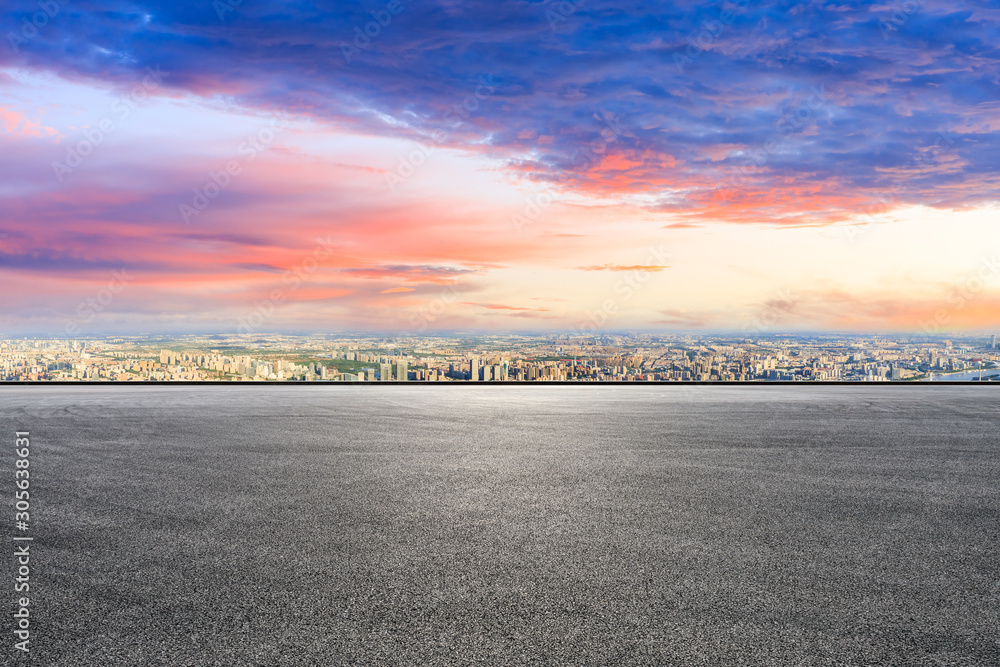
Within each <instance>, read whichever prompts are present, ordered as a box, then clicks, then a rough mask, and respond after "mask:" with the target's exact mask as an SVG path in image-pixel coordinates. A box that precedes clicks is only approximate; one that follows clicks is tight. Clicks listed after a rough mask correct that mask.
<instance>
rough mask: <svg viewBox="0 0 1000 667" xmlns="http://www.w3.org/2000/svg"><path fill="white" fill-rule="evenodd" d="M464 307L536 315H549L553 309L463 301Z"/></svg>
mask: <svg viewBox="0 0 1000 667" xmlns="http://www.w3.org/2000/svg"><path fill="white" fill-rule="evenodd" d="M462 305H463V306H479V307H480V308H485V309H487V310H514V311H530V312H535V313H547V312H550V311H551V308H518V307H516V306H505V305H503V304H501V303H475V302H471V301H463V302H462Z"/></svg>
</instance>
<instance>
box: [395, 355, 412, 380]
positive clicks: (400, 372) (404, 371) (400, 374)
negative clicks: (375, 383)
mask: <svg viewBox="0 0 1000 667" xmlns="http://www.w3.org/2000/svg"><path fill="white" fill-rule="evenodd" d="M409 367H410V362H408V361H406V360H405V359H398V360H397V361H396V379H397V380H399V381H400V382H406V381H407V380H409V379H410V368H409Z"/></svg>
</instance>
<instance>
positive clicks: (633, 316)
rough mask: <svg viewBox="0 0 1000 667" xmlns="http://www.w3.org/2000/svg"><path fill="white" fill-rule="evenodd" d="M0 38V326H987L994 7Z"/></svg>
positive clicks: (648, 6)
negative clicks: (0, 284)
mask: <svg viewBox="0 0 1000 667" xmlns="http://www.w3.org/2000/svg"><path fill="white" fill-rule="evenodd" d="M0 23H2V25H3V26H5V29H4V30H3V36H4V39H3V42H4V43H3V44H0V150H3V151H4V154H5V155H6V156H7V158H8V159H6V160H4V162H3V167H2V169H3V183H4V187H3V189H2V191H0V275H2V276H3V281H4V284H5V285H8V286H10V287H9V288H8V289H5V290H3V293H2V296H0V313H2V316H0V335H4V336H17V335H27V334H33V335H44V336H51V337H67V338H85V337H87V336H97V335H108V334H113V333H121V334H134V333H137V332H160V333H170V334H179V333H184V332H200V333H220V334H225V335H229V334H268V333H274V332H281V331H301V332H312V331H360V332H368V331H373V332H385V333H386V334H387V335H414V336H417V335H434V334H436V333H447V332H453V331H506V332H520V331H535V332H559V331H569V332H577V333H582V334H601V333H605V332H607V333H610V332H616V331H622V330H629V331H644V332H660V331H702V332H706V333H711V332H719V331H730V332H740V331H751V332H762V331H763V332H771V331H774V332H779V331H789V332H810V331H835V332H841V331H842V332H857V333H861V332H872V331H878V332H887V333H893V334H900V335H904V334H913V335H949V334H951V333H977V334H984V335H989V334H991V333H992V332H993V331H995V330H1000V278H998V275H997V274H998V273H1000V261H998V258H997V256H996V252H995V249H996V248H997V247H998V246H1000V229H998V228H997V226H996V223H995V221H996V219H997V215H998V213H1000V206H998V199H1000V197H998V195H997V187H996V176H997V173H998V171H1000V169H998V167H1000V163H998V159H1000V158H998V157H997V156H998V155H1000V150H998V148H1000V125H998V121H997V112H998V106H997V103H996V101H995V98H996V95H995V90H996V79H997V74H998V72H1000V68H998V64H1000V60H998V59H1000V54H998V52H997V50H996V48H995V43H996V39H997V37H998V36H1000V10H997V9H996V8H995V7H993V6H992V5H991V4H990V3H988V2H960V3H945V2H938V1H935V0H922V1H921V2H909V3H886V4H880V5H871V4H870V3H860V2H841V3H838V4H836V5H834V4H832V3H827V2H795V3H784V4H782V3H777V4H771V5H763V4H758V3H749V2H746V1H745V0H740V1H738V2H723V3H718V4H702V3H699V4H697V5H691V4H690V3H670V2H656V3H611V2H603V1H599V0H588V1H587V2H569V1H566V2H554V1H551V2H506V3H499V4H497V3H482V2H467V3H451V2H442V1H438V2H417V1H413V2H409V1H404V0H390V1H388V2H382V1H381V0H380V1H377V2H371V3H362V4H361V5H358V6H354V7H343V6H338V5H337V4H334V3H322V2H320V3H297V2H293V3H284V4H283V8H282V11H281V12H277V11H275V10H273V9H271V8H269V7H267V6H266V5H255V4H254V3H240V2H234V1H229V2H227V1H224V0H219V2H215V3H214V4H213V3H203V4H202V5H199V6H196V7H194V6H190V7H189V6H184V7H173V6H167V5H161V3H154V2H149V1H144V0H140V1H138V2H129V3H124V2H121V1H120V0H110V1H109V2H107V3H104V4H103V5H102V9H101V10H98V9H92V8H90V7H89V6H87V5H78V4H76V3H69V2H62V1H60V0H53V2H49V3H39V2H36V1H34V0H16V1H14V2H10V3H5V5H4V9H3V10H0Z"/></svg>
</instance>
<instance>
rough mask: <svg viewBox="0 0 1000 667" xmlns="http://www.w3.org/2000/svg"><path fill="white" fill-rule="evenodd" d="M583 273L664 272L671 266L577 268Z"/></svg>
mask: <svg viewBox="0 0 1000 667" xmlns="http://www.w3.org/2000/svg"><path fill="white" fill-rule="evenodd" d="M576 268H578V269H579V270H581V271H652V272H654V273H655V272H657V271H662V270H663V269H669V268H670V267H669V266H656V265H653V266H644V265H642V264H636V265H633V266H622V265H621V264H599V265H597V266H578V267H576Z"/></svg>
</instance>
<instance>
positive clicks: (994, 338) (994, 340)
mask: <svg viewBox="0 0 1000 667" xmlns="http://www.w3.org/2000/svg"><path fill="white" fill-rule="evenodd" d="M990 347H991V348H993V349H994V350H995V349H997V335H996V334H993V336H992V337H990Z"/></svg>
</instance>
